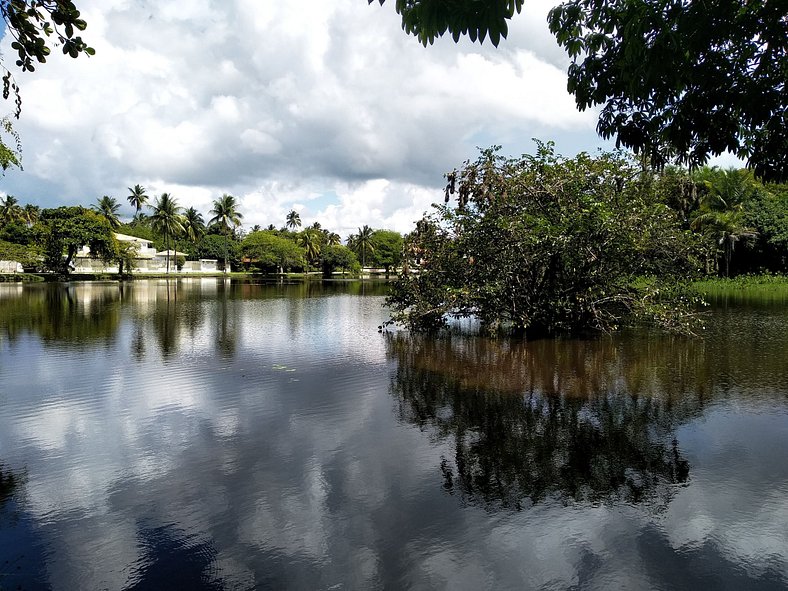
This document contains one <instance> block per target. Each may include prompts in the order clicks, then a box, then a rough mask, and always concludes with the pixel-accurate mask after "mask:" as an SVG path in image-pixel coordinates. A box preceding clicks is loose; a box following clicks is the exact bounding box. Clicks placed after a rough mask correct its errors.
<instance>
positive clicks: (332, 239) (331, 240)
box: [326, 232, 342, 246]
mask: <svg viewBox="0 0 788 591" xmlns="http://www.w3.org/2000/svg"><path fill="white" fill-rule="evenodd" d="M339 244H342V237H341V236H340V235H339V234H337V233H336V232H330V233H329V234H328V236H326V246H337V245H339Z"/></svg>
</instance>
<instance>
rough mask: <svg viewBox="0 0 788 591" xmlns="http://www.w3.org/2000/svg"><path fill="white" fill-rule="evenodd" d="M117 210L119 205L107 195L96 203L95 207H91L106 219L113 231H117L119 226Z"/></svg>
mask: <svg viewBox="0 0 788 591" xmlns="http://www.w3.org/2000/svg"><path fill="white" fill-rule="evenodd" d="M119 209H120V203H118V200H117V199H115V198H114V197H109V196H107V195H104V196H103V197H102V198H101V199H99V200H98V201H97V202H96V205H94V206H93V210H94V211H96V212H97V213H98V214H99V215H101V216H102V217H103V218H104V219H106V220H107V221H108V222H109V225H110V226H112V229H113V230H117V229H118V227H119V226H120V218H119V217H118V210H119Z"/></svg>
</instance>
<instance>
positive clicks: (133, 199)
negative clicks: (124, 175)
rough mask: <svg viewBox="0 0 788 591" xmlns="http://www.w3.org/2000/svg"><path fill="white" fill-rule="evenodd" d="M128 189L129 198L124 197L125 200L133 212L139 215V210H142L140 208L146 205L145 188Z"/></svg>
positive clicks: (135, 186) (138, 186) (146, 195)
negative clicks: (132, 208)
mask: <svg viewBox="0 0 788 591" xmlns="http://www.w3.org/2000/svg"><path fill="white" fill-rule="evenodd" d="M128 189H129V196H128V197H126V199H128V200H129V203H130V204H131V206H132V207H134V209H135V211H136V212H137V213H139V212H140V210H142V206H143V205H147V203H148V194H147V193H146V192H145V187H141V186H140V185H134V186H133V187H129V188H128Z"/></svg>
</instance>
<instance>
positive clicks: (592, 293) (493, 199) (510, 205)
mask: <svg viewBox="0 0 788 591" xmlns="http://www.w3.org/2000/svg"><path fill="white" fill-rule="evenodd" d="M649 177H650V174H649V173H645V174H643V173H639V167H637V166H636V165H635V164H634V163H632V162H630V161H628V160H625V159H622V158H621V157H618V156H615V155H601V156H598V157H594V158H592V157H590V156H588V155H587V154H580V155H578V156H577V157H576V158H572V159H567V158H562V157H560V156H557V155H556V154H555V153H554V152H553V149H552V145H549V144H548V145H540V146H539V150H538V153H537V155H535V156H523V157H522V158H518V159H507V158H503V157H502V156H499V155H498V154H497V153H496V152H495V151H494V150H487V151H485V152H483V153H482V155H481V157H480V158H479V159H478V160H477V161H476V162H475V163H466V164H465V166H463V168H462V169H460V170H458V171H454V172H452V173H450V174H449V175H448V181H449V182H448V186H447V197H448V196H451V195H452V194H456V195H457V196H458V203H457V206H456V207H452V206H451V205H448V204H447V205H442V206H436V210H435V212H434V213H433V214H432V215H430V216H427V217H426V218H425V219H423V220H421V221H420V222H419V223H418V224H417V227H416V230H415V231H414V232H413V233H411V234H410V235H409V236H408V239H407V243H408V245H407V248H406V249H405V251H406V252H407V253H408V255H407V256H408V258H409V259H410V260H409V267H413V268H418V269H419V272H418V273H408V274H402V275H401V276H400V278H399V279H398V281H397V282H396V283H395V284H394V286H393V288H392V292H391V296H390V297H389V305H390V306H391V309H392V318H393V320H394V321H398V322H402V323H404V324H406V325H407V326H410V327H411V328H414V329H417V330H424V329H431V328H437V327H440V326H443V325H444V324H445V323H446V321H447V319H449V318H464V317H474V318H476V319H478V320H479V321H480V322H481V323H482V325H483V326H484V327H485V328H486V329H487V330H489V331H491V332H493V331H496V330H498V329H512V330H515V331H518V332H519V331H525V332H527V333H529V334H555V333H560V332H568V331H577V330H585V329H598V330H611V329H613V328H615V327H617V326H619V325H620V324H621V323H624V322H626V323H630V322H640V321H648V322H653V323H656V324H657V325H660V326H663V327H666V328H669V329H673V330H678V331H686V330H690V329H691V327H692V324H691V320H692V318H693V315H692V309H691V305H690V301H689V300H687V299H682V298H686V296H685V294H684V293H683V292H682V290H681V288H680V286H679V285H678V281H679V280H680V279H682V278H686V277H688V276H690V275H691V274H692V272H693V270H694V269H697V267H698V260H697V254H698V247H697V241H696V239H695V237H694V235H693V234H692V233H691V232H689V231H686V230H682V229H681V225H680V220H679V219H678V216H677V215H676V214H675V212H673V211H672V210H670V209H669V208H668V207H667V206H665V205H664V204H661V203H658V202H656V201H655V199H654V196H653V192H652V190H651V181H650V178H649Z"/></svg>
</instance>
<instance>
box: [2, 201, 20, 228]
mask: <svg viewBox="0 0 788 591" xmlns="http://www.w3.org/2000/svg"><path fill="white" fill-rule="evenodd" d="M23 215H24V214H23V210H22V208H21V207H20V206H19V200H18V199H17V198H16V197H14V196H13V195H8V196H6V198H5V199H3V200H2V201H0V227H2V226H5V225H6V224H9V223H11V222H20V221H22V219H23Z"/></svg>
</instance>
